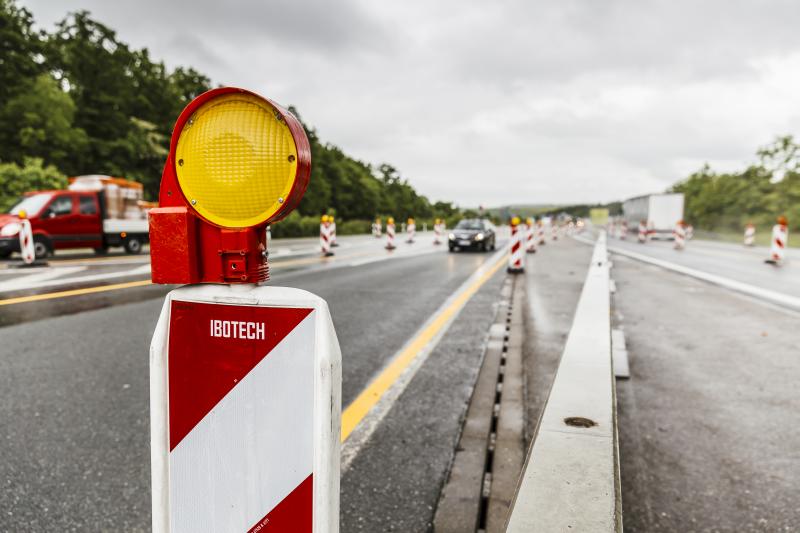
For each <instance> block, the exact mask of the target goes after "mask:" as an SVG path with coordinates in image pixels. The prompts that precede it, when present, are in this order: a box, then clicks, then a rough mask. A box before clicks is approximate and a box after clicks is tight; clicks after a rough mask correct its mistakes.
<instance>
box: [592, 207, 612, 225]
mask: <svg viewBox="0 0 800 533" xmlns="http://www.w3.org/2000/svg"><path fill="white" fill-rule="evenodd" d="M589 220H591V221H592V224H594V225H595V226H605V225H606V223H608V209H607V208H605V207H593V208H592V209H590V210H589Z"/></svg>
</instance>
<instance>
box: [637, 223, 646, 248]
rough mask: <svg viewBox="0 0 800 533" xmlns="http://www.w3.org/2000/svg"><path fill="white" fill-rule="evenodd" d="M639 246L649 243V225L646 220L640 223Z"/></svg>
mask: <svg viewBox="0 0 800 533" xmlns="http://www.w3.org/2000/svg"><path fill="white" fill-rule="evenodd" d="M638 239H639V244H644V243H646V242H647V223H646V222H645V221H644V220H640V221H639V235H638Z"/></svg>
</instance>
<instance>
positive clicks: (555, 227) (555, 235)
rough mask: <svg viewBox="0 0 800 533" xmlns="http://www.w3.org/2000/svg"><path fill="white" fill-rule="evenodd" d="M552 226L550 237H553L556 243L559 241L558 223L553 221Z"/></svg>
mask: <svg viewBox="0 0 800 533" xmlns="http://www.w3.org/2000/svg"><path fill="white" fill-rule="evenodd" d="M550 224H551V226H550V235H551V238H552V239H553V240H554V241H557V240H558V222H556V221H555V220H553V221H552V222H551V223H550Z"/></svg>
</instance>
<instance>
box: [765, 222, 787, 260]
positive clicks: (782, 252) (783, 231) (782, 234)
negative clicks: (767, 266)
mask: <svg viewBox="0 0 800 533" xmlns="http://www.w3.org/2000/svg"><path fill="white" fill-rule="evenodd" d="M788 243H789V222H788V221H787V220H786V217H784V216H780V217H778V223H777V224H775V225H774V226H773V227H772V244H771V246H770V250H769V259H768V260H767V261H768V262H770V263H773V264H780V263H782V262H783V259H784V257H785V256H786V245H787V244H788Z"/></svg>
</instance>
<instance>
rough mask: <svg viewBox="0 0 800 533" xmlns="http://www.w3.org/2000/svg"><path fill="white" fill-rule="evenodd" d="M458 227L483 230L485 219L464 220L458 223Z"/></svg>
mask: <svg viewBox="0 0 800 533" xmlns="http://www.w3.org/2000/svg"><path fill="white" fill-rule="evenodd" d="M456 229H467V230H482V229H483V221H482V220H462V221H460V222H459V223H458V224H457V225H456Z"/></svg>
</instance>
